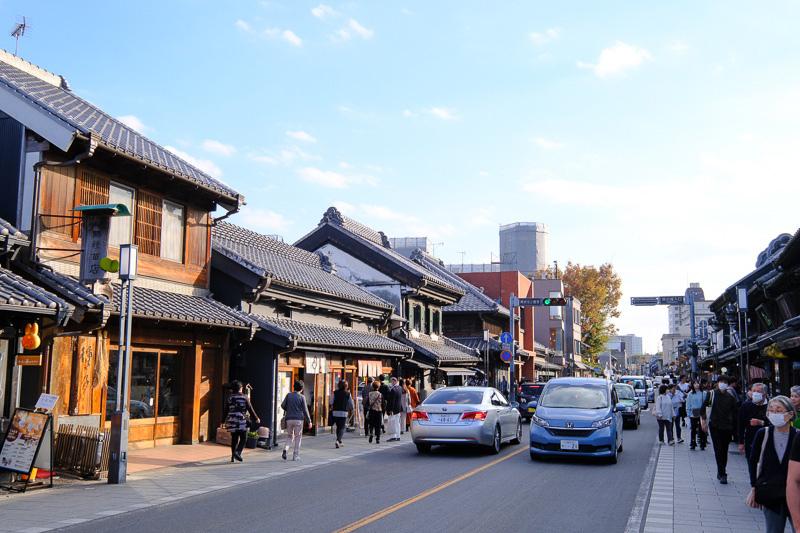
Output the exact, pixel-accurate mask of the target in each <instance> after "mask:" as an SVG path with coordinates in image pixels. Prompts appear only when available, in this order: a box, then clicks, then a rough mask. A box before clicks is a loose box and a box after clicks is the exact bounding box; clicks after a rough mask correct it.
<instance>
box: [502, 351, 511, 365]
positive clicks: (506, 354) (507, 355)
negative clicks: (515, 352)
mask: <svg viewBox="0 0 800 533" xmlns="http://www.w3.org/2000/svg"><path fill="white" fill-rule="evenodd" d="M500 359H502V360H503V361H505V362H506V363H508V362H509V361H511V352H509V351H508V350H505V351H503V352H500Z"/></svg>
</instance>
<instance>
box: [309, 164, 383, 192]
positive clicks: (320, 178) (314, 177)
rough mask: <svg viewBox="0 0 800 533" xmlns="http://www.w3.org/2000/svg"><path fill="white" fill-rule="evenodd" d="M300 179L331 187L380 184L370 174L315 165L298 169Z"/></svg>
mask: <svg viewBox="0 0 800 533" xmlns="http://www.w3.org/2000/svg"><path fill="white" fill-rule="evenodd" d="M297 175H298V176H300V179H302V180H303V181H306V182H308V183H315V184H317V185H321V186H323V187H329V188H331V189H347V188H349V187H350V186H351V185H361V184H366V185H371V186H375V185H377V184H378V180H377V179H376V178H375V177H374V176H372V175H369V174H347V175H345V174H341V173H339V172H333V171H330V170H321V169H319V168H315V167H303V168H299V169H297Z"/></svg>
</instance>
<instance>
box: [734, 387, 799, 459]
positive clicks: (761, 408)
mask: <svg viewBox="0 0 800 533" xmlns="http://www.w3.org/2000/svg"><path fill="white" fill-rule="evenodd" d="M765 391H766V388H765V387H764V384H763V383H753V385H751V386H750V390H749V391H748V393H747V397H748V399H747V400H746V401H745V402H744V403H743V404H742V406H741V407H740V408H739V423H738V425H737V431H736V435H737V442H738V443H739V453H743V454H744V455H745V457H747V460H748V461H749V460H750V450H751V448H752V447H753V439H754V438H755V437H756V433H758V430H759V429H761V428H762V427H765V426H768V425H769V421H768V420H767V395H766V394H765ZM790 403H791V401H790ZM792 409H794V408H792Z"/></svg>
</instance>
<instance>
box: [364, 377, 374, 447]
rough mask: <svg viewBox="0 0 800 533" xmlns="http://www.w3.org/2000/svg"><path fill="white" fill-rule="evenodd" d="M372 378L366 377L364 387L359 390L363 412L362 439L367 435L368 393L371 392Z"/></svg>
mask: <svg viewBox="0 0 800 533" xmlns="http://www.w3.org/2000/svg"><path fill="white" fill-rule="evenodd" d="M373 381H374V380H373V379H372V376H367V380H366V382H365V383H364V387H363V388H362V389H361V409H362V410H363V411H364V437H365V438H366V437H367V435H369V393H370V392H372V382H373Z"/></svg>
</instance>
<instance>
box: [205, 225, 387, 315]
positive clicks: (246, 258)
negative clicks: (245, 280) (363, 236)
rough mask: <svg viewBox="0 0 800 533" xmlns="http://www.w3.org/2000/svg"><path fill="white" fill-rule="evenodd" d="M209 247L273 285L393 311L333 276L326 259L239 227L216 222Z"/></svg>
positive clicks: (383, 301)
mask: <svg viewBox="0 0 800 533" xmlns="http://www.w3.org/2000/svg"><path fill="white" fill-rule="evenodd" d="M212 246H213V249H214V250H215V251H216V252H219V253H221V254H223V255H224V256H226V257H228V258H230V259H232V260H234V261H236V262H237V263H239V264H241V265H242V266H244V267H246V268H248V269H250V270H252V271H254V272H256V273H258V274H259V275H262V276H263V275H270V276H272V277H274V280H275V281H273V283H275V282H277V283H279V284H283V285H286V286H290V287H296V288H301V289H305V290H309V291H313V292H318V293H322V294H327V295H332V296H336V297H339V298H343V299H347V300H351V301H356V302H359V303H363V304H367V305H370V306H374V307H380V308H382V309H393V308H394V306H393V305H392V304H390V303H389V302H387V301H386V300H383V299H381V298H379V297H377V296H375V295H374V294H372V293H371V292H369V291H367V290H364V289H362V288H361V287H359V286H358V285H355V284H353V283H350V282H349V281H347V280H345V279H344V278H341V277H339V276H337V275H336V274H334V273H332V272H331V268H332V267H333V265H331V264H330V263H329V262H328V261H327V256H326V257H323V256H322V255H321V254H316V253H312V252H307V251H306V250H303V249H301V248H297V247H295V246H292V245H290V244H285V243H283V242H280V241H277V240H275V239H271V238H269V237H267V236H265V235H260V234H258V233H255V232H253V231H249V230H246V229H244V228H240V227H239V226H235V225H233V224H228V223H226V222H220V223H218V224H217V225H216V226H215V227H214V228H213V229H212Z"/></svg>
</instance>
